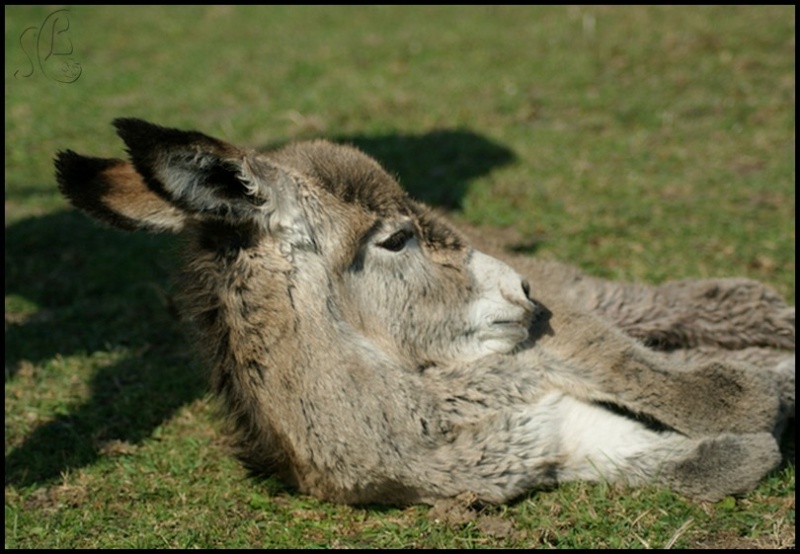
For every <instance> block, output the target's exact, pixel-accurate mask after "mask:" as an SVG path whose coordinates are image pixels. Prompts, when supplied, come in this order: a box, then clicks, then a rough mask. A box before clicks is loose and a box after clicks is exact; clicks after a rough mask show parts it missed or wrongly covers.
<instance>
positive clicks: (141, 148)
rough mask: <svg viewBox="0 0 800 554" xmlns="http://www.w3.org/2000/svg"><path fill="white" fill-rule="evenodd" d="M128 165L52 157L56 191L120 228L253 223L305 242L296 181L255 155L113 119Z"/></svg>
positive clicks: (204, 137)
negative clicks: (203, 221)
mask: <svg viewBox="0 0 800 554" xmlns="http://www.w3.org/2000/svg"><path fill="white" fill-rule="evenodd" d="M114 126H115V127H116V128H117V133H118V134H119V136H120V137H121V138H122V140H123V141H125V144H126V146H127V148H128V153H129V154H130V158H131V161H130V162H126V161H123V160H117V159H102V158H90V157H86V156H80V155H78V154H75V153H74V152H71V151H66V152H61V153H59V154H58V156H57V158H56V178H57V179H58V183H59V186H60V187H61V191H62V192H63V193H64V195H65V196H67V197H68V198H69V199H70V200H71V201H72V203H73V204H74V205H75V206H77V207H78V208H81V209H83V210H84V211H86V212H88V213H89V214H90V215H92V216H93V217H95V218H97V219H100V220H103V221H105V222H107V223H111V224H112V225H115V226H117V227H122V228H124V229H140V228H141V229H147V230H150V231H179V230H181V229H182V228H183V227H184V224H185V223H186V222H187V221H188V220H189V219H195V220H197V219H208V218H211V219H223V220H226V221H228V222H230V223H232V224H239V223H245V222H250V223H256V224H257V225H258V226H259V227H260V228H261V229H263V230H265V231H267V232H269V233H278V234H280V235H281V236H282V237H283V238H285V239H287V240H288V241H289V242H291V243H292V244H300V243H308V242H309V241H311V240H312V239H311V234H312V233H311V229H310V228H309V225H308V222H307V221H306V220H305V217H304V214H303V210H302V207H301V206H300V200H299V196H300V193H299V188H298V184H299V182H298V179H299V177H297V176H293V175H290V174H289V173H288V172H287V171H286V170H284V169H282V168H281V167H279V166H277V165H274V164H273V163H272V162H270V161H269V160H267V159H266V158H264V157H260V156H257V155H256V154H255V153H254V152H251V151H248V150H244V149H241V148H238V147H236V146H233V145H231V144H227V143H225V142H223V141H221V140H217V139H215V138H212V137H209V136H207V135H204V134H202V133H198V132H196V131H180V130H178V129H169V128H166V127H161V126H159V125H154V124H152V123H148V122H146V121H142V120H140V119H116V120H114Z"/></svg>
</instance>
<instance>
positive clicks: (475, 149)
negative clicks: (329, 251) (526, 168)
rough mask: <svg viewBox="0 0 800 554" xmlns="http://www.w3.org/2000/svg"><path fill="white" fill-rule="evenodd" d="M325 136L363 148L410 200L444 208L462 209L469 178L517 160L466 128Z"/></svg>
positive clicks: (512, 155) (273, 147)
mask: <svg viewBox="0 0 800 554" xmlns="http://www.w3.org/2000/svg"><path fill="white" fill-rule="evenodd" d="M327 138H328V140H331V141H332V142H338V143H341V144H350V145H352V146H355V147H357V148H359V149H361V150H363V151H364V152H366V153H367V154H369V155H370V156H372V157H373V158H375V159H376V160H378V162H380V164H381V165H382V166H383V167H384V168H385V169H386V170H387V171H388V172H389V174H391V175H392V176H394V177H396V178H398V180H399V181H400V184H401V185H402V186H403V187H404V188H405V189H406V190H407V191H408V192H409V193H410V194H411V196H412V197H413V198H416V199H418V200H421V201H423V202H425V203H427V204H429V205H432V206H436V207H438V208H441V209H444V210H458V209H460V208H461V202H462V200H463V198H464V196H465V195H466V192H467V188H468V187H469V184H470V182H471V181H472V180H473V179H475V178H477V177H480V176H482V175H485V174H487V173H489V172H490V171H492V170H493V169H496V168H498V167H501V166H503V165H507V164H509V163H511V162H513V161H514V160H515V159H516V158H515V156H514V153H513V152H512V151H511V150H509V149H508V148H506V147H505V146H502V145H500V144H497V143H495V142H493V141H492V140H490V139H488V138H486V137H483V136H481V135H478V134H476V133H473V132H472V131H469V130H466V129H452V130H449V129H442V130H436V131H431V132H429V133H424V134H421V135H398V134H390V135H377V136H370V135H341V136H332V137H327ZM282 144H283V143H278V144H269V145H263V146H262V148H261V149H262V150H265V151H266V150H272V149H275V148H278V147H280V146H282Z"/></svg>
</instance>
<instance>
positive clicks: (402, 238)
mask: <svg viewBox="0 0 800 554" xmlns="http://www.w3.org/2000/svg"><path fill="white" fill-rule="evenodd" d="M413 237H414V233H412V232H411V230H409V229H400V230H399V231H397V232H396V233H394V234H393V235H392V236H390V237H389V238H388V239H386V240H384V241H383V242H379V243H378V246H380V247H381V248H383V249H384V250H388V251H389V252H400V251H401V250H402V249H403V248H405V246H406V244H407V243H408V241H409V240H411V239H412V238H413Z"/></svg>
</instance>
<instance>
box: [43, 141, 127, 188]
mask: <svg viewBox="0 0 800 554" xmlns="http://www.w3.org/2000/svg"><path fill="white" fill-rule="evenodd" d="M120 163H123V162H122V160H117V159H107V158H93V157H89V156H81V155H80V154H78V153H76V152H73V151H72V150H64V151H61V152H58V153H57V154H56V159H55V161H54V164H55V166H56V181H57V182H58V186H59V188H60V189H61V190H62V191H63V192H65V193H67V192H68V191H69V190H70V189H72V188H75V187H81V186H86V183H89V182H91V181H92V180H93V179H94V178H95V177H96V176H97V174H98V173H100V172H101V171H103V170H105V169H107V168H109V167H111V166H114V165H118V164H120Z"/></svg>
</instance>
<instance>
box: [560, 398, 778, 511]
mask: <svg viewBox="0 0 800 554" xmlns="http://www.w3.org/2000/svg"><path fill="white" fill-rule="evenodd" d="M559 409H560V410H561V421H562V426H563V428H562V430H561V435H562V449H563V452H564V454H565V463H564V465H563V467H562V468H561V469H560V471H559V481H569V480H592V481H608V482H618V483H626V484H628V485H643V484H661V485H665V486H668V487H669V488H671V489H673V490H675V491H677V492H680V493H682V494H685V495H686V496H689V497H692V498H695V499H698V500H708V501H716V500H719V499H720V498H723V497H724V496H727V495H730V494H740V493H744V492H747V491H749V490H751V489H752V488H754V487H755V486H756V484H757V483H758V482H759V481H760V480H761V478H763V477H764V475H765V474H766V473H768V472H769V471H770V470H772V469H773V468H775V467H776V466H777V464H778V463H779V462H780V459H781V457H780V452H779V450H778V446H777V443H776V442H775V439H774V438H773V437H772V436H771V435H769V434H767V433H759V434H748V435H732V434H726V435H719V436H715V437H705V438H701V439H692V438H689V437H686V436H683V435H681V434H678V433H674V432H658V431H653V430H651V429H648V428H646V427H645V426H644V425H642V424H641V423H639V422H636V421H634V420H632V419H629V418H626V417H623V416H621V415H618V414H615V413H612V412H610V411H608V410H605V409H603V408H601V407H599V406H596V405H592V404H587V403H584V402H581V401H579V400H576V399H574V398H570V397H568V396H565V397H564V398H563V400H562V401H561V402H560V405H559Z"/></svg>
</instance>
